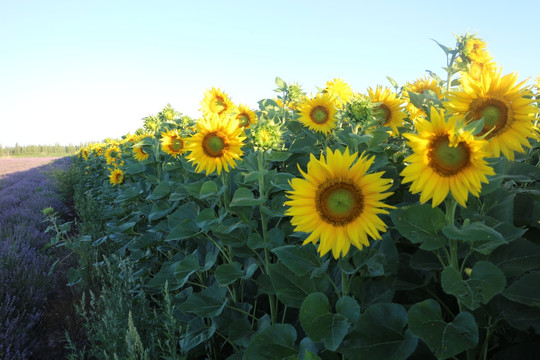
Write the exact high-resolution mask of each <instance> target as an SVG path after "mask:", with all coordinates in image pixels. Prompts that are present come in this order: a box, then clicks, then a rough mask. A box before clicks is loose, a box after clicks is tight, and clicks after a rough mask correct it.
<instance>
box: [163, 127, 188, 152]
mask: <svg viewBox="0 0 540 360" xmlns="http://www.w3.org/2000/svg"><path fill="white" fill-rule="evenodd" d="M160 141H161V150H162V151H163V152H164V153H167V154H170V155H172V156H174V157H177V156H178V155H182V154H183V153H184V152H185V151H186V140H185V139H184V138H182V137H181V136H180V134H179V133H178V130H177V129H174V130H169V131H167V132H164V133H161V140H160Z"/></svg>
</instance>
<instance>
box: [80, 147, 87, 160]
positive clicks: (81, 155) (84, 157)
mask: <svg viewBox="0 0 540 360" xmlns="http://www.w3.org/2000/svg"><path fill="white" fill-rule="evenodd" d="M79 157H82V158H83V159H84V160H88V149H87V148H81V149H80V150H79Z"/></svg>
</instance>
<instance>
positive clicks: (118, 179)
mask: <svg viewBox="0 0 540 360" xmlns="http://www.w3.org/2000/svg"><path fill="white" fill-rule="evenodd" d="M109 181H110V182H111V184H113V185H120V184H121V183H123V182H124V172H123V171H122V170H120V169H119V168H114V169H112V170H111V172H110V175H109Z"/></svg>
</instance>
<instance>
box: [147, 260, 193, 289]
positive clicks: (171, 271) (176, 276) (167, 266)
mask: <svg viewBox="0 0 540 360" xmlns="http://www.w3.org/2000/svg"><path fill="white" fill-rule="evenodd" d="M199 268H200V267H199V257H198V256H197V254H195V253H193V254H189V255H187V256H185V257H184V258H182V259H180V260H179V259H177V258H173V259H171V260H170V261H167V262H165V263H164V264H163V265H162V267H161V270H159V271H158V272H157V273H156V274H155V275H154V277H153V278H152V279H150V281H148V282H147V283H146V284H145V288H148V289H151V290H158V291H163V288H164V286H165V282H167V283H168V287H169V290H176V289H179V288H181V287H182V286H184V284H185V283H186V281H187V280H188V279H189V276H190V275H191V274H193V273H194V272H196V271H198V270H199Z"/></svg>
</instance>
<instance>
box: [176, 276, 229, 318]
mask: <svg viewBox="0 0 540 360" xmlns="http://www.w3.org/2000/svg"><path fill="white" fill-rule="evenodd" d="M226 293H227V288H226V287H224V286H219V285H217V284H214V285H212V286H210V287H207V288H206V289H203V290H202V291H201V292H199V293H194V294H192V295H191V296H189V297H188V298H187V300H186V301H184V302H183V303H181V304H180V305H178V309H179V310H180V311H185V312H189V313H193V314H195V315H197V316H203V317H214V316H218V315H219V314H221V312H222V311H223V308H225V305H226V304H227V298H226V297H225V294H226Z"/></svg>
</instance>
